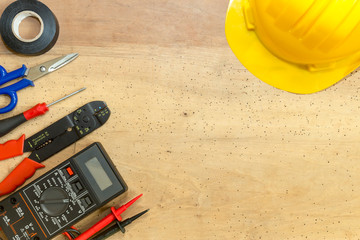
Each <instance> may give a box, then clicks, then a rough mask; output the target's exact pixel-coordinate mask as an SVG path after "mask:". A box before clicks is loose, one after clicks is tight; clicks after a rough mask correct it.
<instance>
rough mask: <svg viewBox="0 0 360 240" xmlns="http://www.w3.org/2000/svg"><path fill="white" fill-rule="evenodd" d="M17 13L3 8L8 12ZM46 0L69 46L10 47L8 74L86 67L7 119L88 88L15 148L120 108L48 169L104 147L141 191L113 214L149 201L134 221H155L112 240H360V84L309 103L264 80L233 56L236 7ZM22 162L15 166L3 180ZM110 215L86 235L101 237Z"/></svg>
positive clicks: (0, 60) (222, 2)
mask: <svg viewBox="0 0 360 240" xmlns="http://www.w3.org/2000/svg"><path fill="white" fill-rule="evenodd" d="M11 2H12V0H2V1H1V3H0V11H1V12H2V11H3V10H4V9H5V7H6V6H8V5H9V4H10V3H11ZM43 2H44V3H45V4H46V5H47V6H48V7H49V8H50V9H52V11H53V12H54V13H55V15H56V16H57V18H58V20H59V23H60V26H61V33H60V37H59V40H58V42H57V44H56V45H55V47H54V48H53V49H52V50H51V51H49V52H48V53H46V54H44V55H42V56H38V57H24V56H18V55H15V54H13V53H11V52H9V51H8V50H7V49H6V48H5V47H4V45H3V44H2V43H1V42H0V43H1V44H0V54H1V57H0V64H1V65H4V66H5V67H6V68H7V69H8V70H13V69H16V68H18V67H20V65H21V64H23V63H24V64H27V65H29V66H32V65H35V64H38V63H41V62H43V61H46V60H49V59H51V58H53V57H57V56H60V55H63V54H67V53H71V52H78V53H79V54H80V57H79V58H78V59H77V60H76V61H74V62H73V63H71V64H70V65H68V66H66V67H65V68H63V69H61V70H59V71H57V72H56V73H53V74H51V75H49V76H47V77H45V78H42V79H39V80H38V81H37V82H36V87H35V88H28V89H26V90H22V91H21V92H20V94H19V97H20V99H19V101H20V102H19V105H18V107H17V108H16V109H15V110H14V111H13V112H11V113H9V114H5V115H2V116H1V118H5V117H9V116H12V115H14V114H17V113H20V112H22V111H25V110H26V109H28V108H30V107H32V106H33V105H35V104H37V103H38V102H44V101H45V102H52V101H53V100H56V99H57V98H60V97H62V96H64V95H65V94H67V93H70V92H72V91H75V90H77V89H79V88H81V87H84V86H85V87H87V90H86V91H85V92H83V93H81V94H79V95H76V96H74V97H72V98H71V99H69V100H67V101H64V102H61V103H59V104H58V105H55V106H53V107H52V108H51V109H50V112H49V113H48V114H47V115H45V116H43V117H40V118H38V119H37V120H33V121H32V122H28V123H26V124H24V125H23V127H21V128H19V129H17V130H16V131H13V132H12V133H11V134H9V135H7V136H6V137H3V138H2V139H1V142H5V141H7V140H10V139H17V138H18V137H20V135H21V134H22V133H26V135H27V136H31V135H32V134H34V133H36V132H37V131H39V130H41V129H43V128H44V127H46V126H48V125H49V124H51V123H53V122H54V121H56V120H58V119H59V118H61V117H63V116H65V115H67V114H68V113H70V112H72V111H74V110H75V109H76V108H77V107H80V106H82V105H84V104H85V103H87V102H89V101H93V100H104V101H106V102H107V104H108V105H109V107H110V109H111V110H112V116H111V118H110V120H109V121H108V122H107V124H106V125H104V126H103V127H102V128H100V129H98V130H97V131H96V132H94V133H92V134H91V135H89V136H87V137H86V138H84V139H82V140H81V141H79V142H77V143H76V144H74V145H72V146H71V147H69V148H67V149H66V150H64V151H62V152H61V153H59V154H57V155H55V156H53V157H52V158H50V159H48V160H47V161H46V163H45V164H46V165H47V168H46V169H42V170H41V171H38V172H37V173H36V177H38V176H40V175H41V174H42V173H44V172H46V171H47V170H49V169H50V168H51V167H53V166H55V165H57V164H59V163H60V162H61V161H63V160H65V159H67V158H69V157H70V156H72V155H73V154H75V153H77V152H78V151H80V150H81V149H83V148H84V147H86V146H88V145H89V144H91V143H93V142H95V141H99V142H101V143H102V144H103V145H104V146H105V148H106V149H107V151H108V153H109V155H110V156H111V157H112V159H113V160H114V161H115V163H116V165H117V167H118V169H119V171H120V173H121V174H122V176H123V177H124V179H125V180H126V182H127V184H128V185H129V191H128V193H127V194H125V195H123V196H122V197H119V198H118V199H116V201H113V202H112V203H111V204H109V205H108V206H112V205H116V206H120V205H121V204H123V203H125V202H126V201H128V200H130V199H131V198H133V197H134V196H136V195H138V194H140V193H143V194H144V196H143V197H142V198H141V199H140V200H139V201H138V202H137V203H136V204H135V205H134V206H133V207H131V208H130V209H129V210H128V211H127V212H126V213H125V214H124V215H123V216H124V217H129V216H132V215H133V214H135V213H137V212H140V211H142V210H144V209H147V208H150V209H151V210H150V212H149V213H148V214H146V216H144V217H143V218H142V219H140V220H138V221H137V222H135V223H133V224H132V225H130V226H129V227H128V228H127V232H126V234H125V235H122V234H119V235H116V236H114V237H112V238H110V239H153V240H165V239H183V240H185V239H201V240H202V239H203V240H207V239H251V240H253V239H254V240H255V239H276V240H278V239H316V240H318V239H359V238H360V220H359V217H360V189H359V183H360V148H359V145H360V143H359V140H360V137H359V131H360V121H359V119H360V101H359V100H360V92H359V91H360V82H359V78H360V76H359V74H358V73H354V74H353V75H352V76H350V77H348V78H347V79H345V80H343V81H341V82H339V83H338V84H337V85H335V86H333V87H331V88H329V89H327V90H325V91H322V92H320V93H316V94H312V95H306V96H303V95H295V94H290V93H287V92H284V91H280V90H277V89H275V88H273V87H271V86H269V85H267V84H265V83H263V82H261V81H260V80H258V79H256V78H255V77H254V76H253V75H252V74H250V73H249V72H248V71H247V70H246V69H245V68H244V67H243V66H242V65H241V63H239V61H238V60H237V59H236V57H235V56H234V54H233V53H232V52H231V50H230V48H229V46H228V44H227V41H226V38H225V34H224V22H225V15H226V9H227V4H228V2H227V1H226V0H195V1H194V0H182V1H167V0H149V1H141V0H130V1H120V0H103V1H95V0H81V1H73V0H62V1H55V0H43ZM1 101H2V102H3V103H4V102H6V98H2V99H1ZM21 160H22V158H21V157H18V158H14V159H11V160H7V161H3V162H1V164H2V165H1V166H2V167H1V171H0V178H3V177H5V176H6V175H7V174H8V172H9V171H10V170H11V169H12V168H13V167H14V166H15V165H16V164H17V163H19V162H20V161H21ZM32 179H35V178H34V177H33V178H32ZM108 212H109V210H108V208H107V207H106V208H103V209H101V210H99V211H97V212H96V213H95V214H92V215H91V217H88V218H86V219H85V220H84V221H81V222H80V223H78V224H76V226H77V227H78V228H80V229H81V230H84V229H87V228H88V227H90V226H91V225H92V224H93V223H95V222H96V221H97V220H99V217H102V216H105V215H106V214H107V213H108ZM56 239H64V237H63V236H59V237H57V238H56Z"/></svg>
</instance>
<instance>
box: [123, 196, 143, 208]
mask: <svg viewBox="0 0 360 240" xmlns="http://www.w3.org/2000/svg"><path fill="white" fill-rule="evenodd" d="M141 196H142V194H140V195H139V196H137V197H136V198H134V199H133V200H131V201H129V202H128V203H126V204H125V205H124V207H126V208H128V207H130V206H131V205H132V204H133V203H134V202H136V200H138V199H139V198H140V197H141Z"/></svg>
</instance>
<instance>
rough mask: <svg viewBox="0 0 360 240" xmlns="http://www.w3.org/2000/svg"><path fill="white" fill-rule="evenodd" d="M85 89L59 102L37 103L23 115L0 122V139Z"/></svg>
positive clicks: (82, 89)
mask: <svg viewBox="0 0 360 240" xmlns="http://www.w3.org/2000/svg"><path fill="white" fill-rule="evenodd" d="M85 89H86V88H81V89H79V90H77V91H75V92H73V93H71V94H69V95H67V96H65V97H63V98H60V99H59V100H56V101H55V102H52V103H50V104H46V103H39V104H37V105H36V106H35V107H33V108H31V109H29V110H27V111H25V112H23V113H20V114H19V115H16V116H14V117H10V118H6V119H3V120H0V137H2V136H5V135H6V134H8V133H9V132H11V131H12V130H14V129H15V128H16V127H18V126H20V125H21V124H23V123H24V122H26V121H28V120H30V119H33V118H35V117H37V116H40V115H44V114H45V113H46V112H47V111H49V107H50V106H52V105H54V104H56V103H58V102H61V101H63V100H65V99H67V98H69V97H71V96H73V95H75V94H77V93H79V92H82V91H84V90H85Z"/></svg>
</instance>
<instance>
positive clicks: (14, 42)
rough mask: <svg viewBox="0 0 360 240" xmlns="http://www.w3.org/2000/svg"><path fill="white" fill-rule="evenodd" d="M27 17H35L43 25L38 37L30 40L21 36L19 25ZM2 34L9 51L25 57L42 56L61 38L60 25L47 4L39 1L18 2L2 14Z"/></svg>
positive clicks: (25, 0)
mask: <svg viewBox="0 0 360 240" xmlns="http://www.w3.org/2000/svg"><path fill="white" fill-rule="evenodd" d="M27 17H35V18H37V19H38V20H39V22H40V24H41V30H40V33H39V34H38V36H36V37H35V38H34V39H30V40H28V39H23V38H22V37H21V36H20V35H19V25H20V23H21V21H22V20H23V19H25V18H27ZM0 33H1V37H2V39H3V41H4V43H5V44H6V46H7V47H8V48H9V49H11V50H13V51H15V52H17V53H21V54H24V55H40V54H43V53H45V52H47V51H49V50H50V49H51V48H52V47H53V46H54V45H55V43H56V41H57V39H58V37H59V23H58V21H57V19H56V17H55V15H54V14H53V13H52V12H51V10H50V9H49V8H48V7H47V6H46V5H45V4H43V3H41V2H39V1H37V0H18V1H15V2H13V3H12V4H10V5H9V6H8V7H7V8H6V9H5V11H4V13H3V14H2V16H1V19H0Z"/></svg>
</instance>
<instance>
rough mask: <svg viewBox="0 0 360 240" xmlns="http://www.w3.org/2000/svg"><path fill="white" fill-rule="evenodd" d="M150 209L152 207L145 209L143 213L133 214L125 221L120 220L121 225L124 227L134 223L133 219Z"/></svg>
mask: <svg viewBox="0 0 360 240" xmlns="http://www.w3.org/2000/svg"><path fill="white" fill-rule="evenodd" d="M149 210H150V209H147V210H145V211H142V212H141V213H138V214H136V215H135V216H132V217H131V218H128V219H125V220H124V221H122V222H120V225H121V226H122V227H125V226H127V225H129V224H130V223H132V222H133V221H135V220H136V219H138V218H139V217H141V216H142V215H144V214H145V213H147V212H148V211H149Z"/></svg>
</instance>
